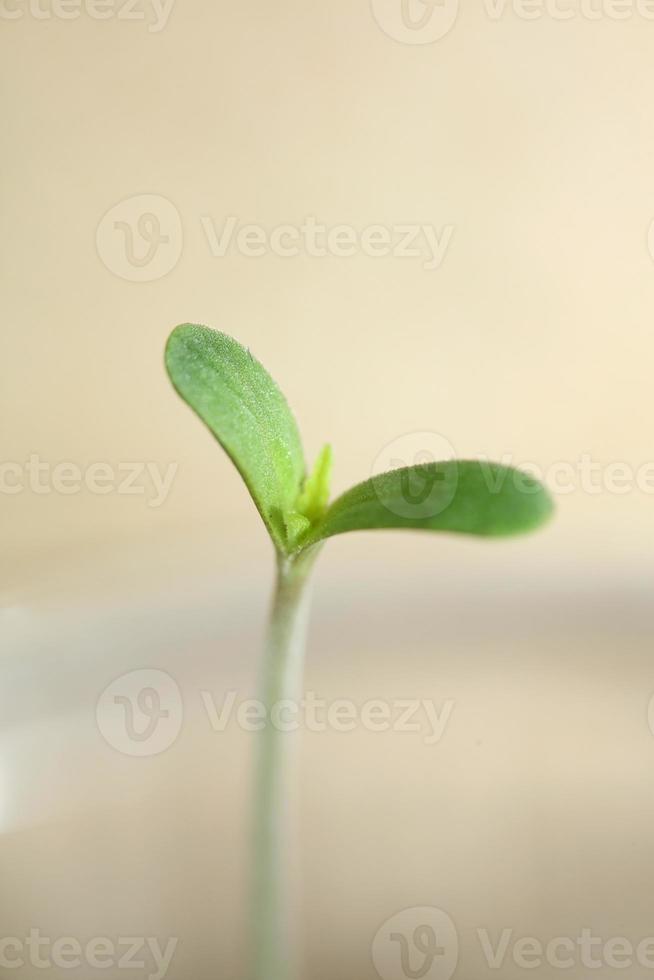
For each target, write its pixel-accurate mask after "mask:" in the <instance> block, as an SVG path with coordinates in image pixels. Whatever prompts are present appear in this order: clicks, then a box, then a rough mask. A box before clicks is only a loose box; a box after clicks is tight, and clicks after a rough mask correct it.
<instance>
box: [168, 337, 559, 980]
mask: <svg viewBox="0 0 654 980" xmlns="http://www.w3.org/2000/svg"><path fill="white" fill-rule="evenodd" d="M166 368H167V370H168V374H169V376H170V379H171V381H172V383H173V385H174V387H175V388H176V390H177V392H178V393H179V394H180V395H181V397H182V398H183V399H184V401H185V402H187V404H188V405H189V406H190V407H191V408H192V409H193V410H194V411H195V412H196V413H197V415H199V417H200V418H201V419H202V421H203V422H204V423H205V425H206V426H207V427H208V428H209V430H210V431H211V432H212V433H213V435H214V436H215V437H216V439H217V440H218V442H219V443H220V444H221V446H222V447H223V449H224V450H225V451H226V452H227V454H228V455H229V457H230V458H231V460H232V462H233V463H234V465H235V466H236V468H237V469H238V471H239V473H240V474H241V476H242V478H243V480H244V482H245V484H246V486H247V488H248V490H249V492H250V495H251V497H252V499H253V501H254V503H255V505H256V507H257V510H258V511H259V514H260V515H261V518H262V520H263V522H264V524H265V526H266V528H267V530H268V533H269V535H270V537H271V539H272V543H273V545H274V549H275V554H276V558H277V579H276V588H275V593H274V598H273V603H272V610H271V614H270V622H269V630H268V639H267V645H266V651H265V656H264V661H263V671H262V699H263V703H264V705H265V706H266V709H267V712H266V717H267V719H268V720H267V723H266V727H265V728H264V730H263V731H262V733H261V737H260V744H259V752H258V761H257V773H256V793H255V803H254V807H255V814H254V825H255V854H254V885H253V921H252V937H251V938H252V943H253V949H254V957H253V967H252V976H253V978H254V980H290V977H291V975H292V972H293V971H292V969H291V966H290V963H291V955H290V953H291V951H290V950H289V941H288V921H287V918H288V881H287V878H288V864H289V862H288V860H287V855H288V851H287V847H288V844H289V842H288V840H287V822H286V817H285V814H286V811H287V809H288V797H289V783H290V775H289V758H288V757H289V733H287V732H281V731H279V730H277V728H276V727H275V726H274V725H273V724H271V722H270V709H271V708H272V707H273V706H274V705H275V704H277V703H278V702H280V701H282V700H285V699H289V700H291V701H293V700H294V699H295V698H296V697H297V691H298V687H299V683H300V677H301V669H302V663H303V659H304V647H305V630H306V619H307V615H306V614H307V602H308V591H307V582H308V579H309V574H310V571H311V568H312V566H313V563H314V561H315V559H316V557H317V555H318V553H319V551H320V549H321V547H322V545H323V544H324V542H325V541H326V540H327V538H331V537H333V536H334V535H337V534H344V533H346V532H348V531H361V530H373V529H377V528H405V529H414V530H422V531H450V532H458V533H461V534H473V535H481V536H485V537H504V536H508V535H514V534H520V533H522V532H525V531H531V530H533V529H534V528H536V527H538V526H539V525H540V524H542V523H543V522H544V521H546V520H547V518H549V516H550V515H551V513H552V509H553V508H552V502H551V499H550V497H549V495H548V493H547V491H546V490H545V489H544V487H542V486H541V484H539V483H538V482H537V481H536V480H534V479H533V478H531V477H529V476H528V475H526V474H524V473H521V472H520V471H518V470H513V469H511V468H510V467H505V466H500V465H499V464H496V463H488V462H483V461H480V460H449V461H445V462H433V463H424V464H420V465H416V466H409V467H404V468H402V469H396V470H392V471H390V472H388V473H383V474H381V475H378V476H372V477H370V478H369V479H368V480H365V481H364V482H363V483H360V484H358V485H357V486H355V487H352V488H351V489H350V490H347V491H346V492H345V493H344V494H342V495H341V496H340V497H337V499H336V500H334V501H333V502H331V503H330V500H329V484H330V474H331V467H332V452H331V448H330V447H329V446H325V448H324V449H323V450H322V451H321V453H320V454H319V456H318V459H317V461H316V463H315V465H314V467H313V469H312V470H311V471H310V472H307V468H306V464H305V460H304V453H303V450H302V443H301V440H300V435H299V432H298V428H297V425H296V422H295V419H294V417H293V415H292V413H291V411H290V409H289V407H288V404H287V402H286V400H285V398H284V396H283V395H282V393H281V391H280V389H279V388H278V387H277V385H276V384H275V382H274V381H273V379H272V378H271V377H270V375H269V374H268V373H267V371H266V370H265V369H264V368H263V367H262V365H261V364H260V363H259V361H257V360H256V359H255V358H254V357H253V356H252V354H251V353H250V351H249V350H248V349H246V348H245V347H242V346H241V344H239V343H237V342H236V341H235V340H233V339H232V338H231V337H228V336H227V335H226V334H223V333H218V332H217V331H215V330H210V329H209V328H208V327H203V326H197V325H195V324H183V325H181V326H179V327H176V328H175V330H173V332H172V334H171V335H170V338H169V340H168V344H167V347H166Z"/></svg>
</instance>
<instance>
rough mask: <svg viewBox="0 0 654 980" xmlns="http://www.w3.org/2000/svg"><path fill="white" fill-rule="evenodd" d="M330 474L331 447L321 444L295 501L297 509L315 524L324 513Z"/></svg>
mask: <svg viewBox="0 0 654 980" xmlns="http://www.w3.org/2000/svg"><path fill="white" fill-rule="evenodd" d="M331 475H332V447H331V446H330V445H326V446H323V448H322V449H321V451H320V453H319V455H318V458H317V460H316V463H315V466H314V467H313V470H312V472H311V475H310V476H308V477H307V480H306V482H305V484H304V487H303V489H302V493H301V494H300V496H299V498H298V502H297V505H296V506H297V510H298V511H299V512H300V514H304V516H305V517H308V519H309V522H310V523H311V524H315V523H316V522H317V521H319V520H320V519H321V518H322V517H323V516H324V514H325V511H326V510H327V504H328V503H329V482H330V478H331Z"/></svg>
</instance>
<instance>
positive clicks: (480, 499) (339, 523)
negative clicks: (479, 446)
mask: <svg viewBox="0 0 654 980" xmlns="http://www.w3.org/2000/svg"><path fill="white" fill-rule="evenodd" d="M552 510H553V506H552V501H551V498H550V496H549V494H548V493H547V491H546V490H545V488H544V487H543V486H542V485H541V484H540V483H539V482H538V481H537V480H535V479H534V478H533V477H531V476H528V475H527V474H526V473H523V472H521V471H520V470H515V469H512V468H511V467H507V466H501V465H499V464H498V463H486V462H482V461H479V460H453V461H450V462H443V463H427V464H423V465H421V466H409V467H405V468H403V469H397V470H391V472H389V473H383V474H382V475H381V476H375V477H372V478H371V479H370V480H366V481H365V483H360V484H359V485H358V486H355V487H352V489H351V490H348V491H347V492H346V493H344V494H343V495H342V496H341V497H339V498H338V499H337V500H335V501H334V502H333V503H332V505H331V507H329V509H328V511H327V513H326V514H325V517H324V519H323V520H322V522H321V523H320V524H319V525H318V526H317V527H316V528H315V529H314V531H313V532H312V533H311V534H310V535H309V538H308V540H307V541H306V542H305V543H306V544H310V543H314V542H317V541H320V540H323V539H324V538H329V537H332V536H333V535H335V534H344V533H345V532H346V531H363V530H372V529H375V528H415V529H417V530H427V531H455V532H459V533H462V534H476V535H484V536H495V537H500V536H504V535H511V534H520V533H521V532H523V531H530V530H533V529H534V528H536V527H538V525H540V524H542V523H544V521H546V520H547V518H548V517H549V516H550V515H551V513H552Z"/></svg>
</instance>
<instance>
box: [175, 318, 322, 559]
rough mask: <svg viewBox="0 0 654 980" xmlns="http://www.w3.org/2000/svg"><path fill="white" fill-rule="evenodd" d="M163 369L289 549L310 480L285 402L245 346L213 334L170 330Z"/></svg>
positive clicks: (273, 532)
mask: <svg viewBox="0 0 654 980" xmlns="http://www.w3.org/2000/svg"><path fill="white" fill-rule="evenodd" d="M166 368H167V370H168V374H169V375H170V380H171V381H172V383H173V385H174V386H175V388H176V389H177V391H178V393H179V394H180V395H181V397H182V398H183V399H184V401H186V402H187V403H188V405H190V407H191V408H192V409H193V410H194V411H195V412H197V414H198V415H199V416H200V418H201V419H202V421H203V422H204V423H205V424H206V425H207V426H208V427H209V429H210V430H211V431H212V432H213V434H214V436H215V437H216V439H217V440H218V442H219V443H220V444H221V446H222V447H223V448H224V449H225V451H226V452H227V453H228V455H229V456H230V457H231V459H232V461H233V463H234V464H235V466H236V468H237V469H238V471H239V473H240V474H241V476H242V477H243V479H244V480H245V483H246V485H247V487H248V490H249V491H250V494H251V495H252V499H253V500H254V502H255V504H256V506H257V508H258V510H259V513H260V514H261V516H262V518H263V520H264V522H265V524H266V526H267V528H268V530H269V532H270V535H271V537H272V539H273V541H274V543H275V545H276V546H277V547H278V548H279V549H280V550H282V551H288V550H290V548H291V543H290V541H291V540H295V538H296V536H297V530H298V529H297V528H294V529H293V531H292V533H291V534H290V536H289V529H288V523H287V517H288V515H290V514H291V513H292V512H293V511H294V509H295V505H296V501H297V499H298V496H299V494H300V492H301V489H302V484H303V480H304V475H305V463H304V454H303V451H302V443H301V441H300V435H299V433H298V429H297V425H296V423H295V419H294V418H293V415H292V413H291V410H290V409H289V407H288V404H287V402H286V399H285V398H284V396H283V395H282V393H281V391H280V390H279V388H278V387H277V385H276V384H275V382H274V381H273V379H272V378H271V377H270V375H269V374H268V372H267V371H266V370H265V368H264V367H263V366H262V365H261V364H260V363H259V361H257V360H256V359H255V358H254V357H253V356H252V355H251V354H250V352H249V350H247V349H246V348H245V347H242V346H241V344H239V343H237V342H236V341H235V340H233V339H232V338H231V337H228V336H227V335H226V334H224V333H219V332H218V331H217V330H210V329H209V328H208V327H202V326H198V325H196V324H191V323H186V324H182V325H181V326H179V327H176V328H175V330H173V332H172V334H171V335H170V337H169V339H168V344H167V346H166Z"/></svg>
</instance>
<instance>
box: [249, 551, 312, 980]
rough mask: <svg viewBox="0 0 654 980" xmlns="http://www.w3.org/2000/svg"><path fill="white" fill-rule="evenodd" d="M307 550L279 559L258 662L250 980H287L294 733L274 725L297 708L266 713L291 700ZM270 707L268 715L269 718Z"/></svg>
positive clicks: (300, 654) (296, 681)
mask: <svg viewBox="0 0 654 980" xmlns="http://www.w3.org/2000/svg"><path fill="white" fill-rule="evenodd" d="M317 552H318V548H316V547H314V548H312V549H310V550H308V551H307V552H305V553H303V554H301V555H300V556H299V557H298V558H296V559H288V558H284V557H279V559H278V562H277V583H276V588H275V594H274V598H273V603H272V609H271V613H270V621H269V627H268V638H267V644H266V650H265V655H264V662H263V667H262V684H261V700H262V701H263V703H264V705H265V707H266V725H265V728H264V729H263V730H262V731H261V732H260V733H259V735H258V736H257V737H258V739H259V744H258V753H257V769H256V783H255V798H254V875H253V879H254V880H253V897H252V911H253V922H252V933H253V944H254V950H253V954H254V965H253V970H254V974H253V980H293V978H294V969H293V959H294V949H293V946H294V943H293V942H292V939H291V936H292V923H291V918H292V907H293V904H294V902H293V886H292V878H293V874H292V864H293V862H292V856H293V853H294V851H293V848H294V846H295V845H296V842H295V841H293V840H292V839H291V837H292V823H293V821H292V810H293V801H294V796H295V787H296V779H295V764H294V763H295V759H294V757H295V748H296V742H297V733H296V732H294V731H283V730H281V729H282V728H283V727H284V725H280V719H281V720H282V721H283V722H286V721H287V720H288V719H291V720H293V719H297V712H293V713H292V714H289V712H288V711H286V712H284V711H282V712H281V714H280V715H279V716H278V714H277V712H276V711H275V710H274V709H275V706H276V705H277V706H278V707H279V704H280V702H283V701H290V702H292V703H293V704H294V705H297V704H298V701H299V696H300V691H301V684H302V670H303V664H304V652H305V642H306V627H307V620H308V611H309V589H308V587H307V585H308V577H309V573H310V571H311V567H312V565H313V562H314V560H315V557H316V555H317ZM271 712H272V717H271Z"/></svg>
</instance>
